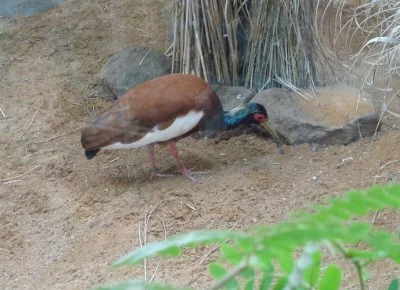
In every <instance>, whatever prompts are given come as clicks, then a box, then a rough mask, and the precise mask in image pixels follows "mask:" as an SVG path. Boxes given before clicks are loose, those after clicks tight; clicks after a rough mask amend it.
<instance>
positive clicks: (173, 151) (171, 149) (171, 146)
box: [168, 141, 208, 181]
mask: <svg viewBox="0 0 400 290" xmlns="http://www.w3.org/2000/svg"><path fill="white" fill-rule="evenodd" d="M168 146H169V152H171V155H172V156H173V157H174V159H175V161H176V164H178V167H179V169H180V170H181V172H182V174H183V175H185V176H187V177H188V178H190V179H191V180H193V181H196V179H195V178H194V177H192V175H193V174H206V173H208V172H193V171H191V169H187V168H186V167H185V165H183V163H182V161H181V159H180V158H179V155H178V150H176V144H175V142H173V141H170V142H168ZM192 169H193V168H192Z"/></svg>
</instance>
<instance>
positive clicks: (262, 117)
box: [253, 113, 267, 123]
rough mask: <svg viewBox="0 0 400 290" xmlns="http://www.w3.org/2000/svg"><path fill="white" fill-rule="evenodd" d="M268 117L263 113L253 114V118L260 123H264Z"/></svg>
mask: <svg viewBox="0 0 400 290" xmlns="http://www.w3.org/2000/svg"><path fill="white" fill-rule="evenodd" d="M266 119H267V117H266V116H265V115H263V114H260V113H255V114H254V115H253V120H254V121H256V122H258V123H263V122H265V120H266Z"/></svg>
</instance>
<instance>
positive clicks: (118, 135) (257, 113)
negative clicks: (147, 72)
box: [81, 74, 279, 180]
mask: <svg viewBox="0 0 400 290" xmlns="http://www.w3.org/2000/svg"><path fill="white" fill-rule="evenodd" d="M243 123H245V124H257V125H259V126H260V127H261V128H263V129H264V131H267V132H268V133H269V134H271V135H272V136H273V137H274V138H275V139H276V140H279V138H278V136H277V134H276V132H275V131H274V130H273V129H272V127H271V126H270V124H269V123H268V115H267V112H266V110H265V108H264V107H263V106H262V105H260V104H257V103H248V104H246V105H245V106H242V107H237V108H234V109H232V110H230V111H229V112H224V111H223V109H222V105H221V102H220V100H219V98H218V96H217V95H216V93H215V92H214V91H213V89H212V88H211V86H210V85H209V84H207V83H206V82H205V81H204V80H203V79H202V78H200V77H196V76H193V75H186V74H168V75H164V76H161V77H157V78H154V79H152V80H150V81H146V82H144V83H141V84H139V85H137V86H135V87H133V88H132V89H130V90H129V91H127V92H126V93H125V94H124V95H122V96H121V97H119V98H118V100H117V101H116V102H115V103H113V104H112V105H111V106H110V107H109V108H108V109H107V110H106V111H105V112H104V113H103V114H101V115H100V116H98V117H97V118H95V119H94V120H93V122H92V123H90V124H88V125H87V126H86V127H85V128H84V129H83V130H82V135H81V144H82V146H83V148H84V149H85V155H86V157H87V158H88V159H91V158H93V157H94V156H95V155H96V154H97V153H98V152H99V151H100V150H107V149H109V150H112V149H130V148H138V147H141V146H147V148H148V152H149V158H150V164H151V171H152V176H153V175H157V176H166V175H163V174H160V173H159V172H158V171H157V168H156V165H155V158H154V144H156V143H168V145H169V150H170V153H171V155H172V156H173V157H174V159H175V161H176V163H177V165H178V167H179V169H180V171H181V172H182V174H184V175H186V176H187V177H189V178H190V179H192V180H195V179H194V178H193V177H192V175H193V174H196V172H193V171H191V170H190V169H187V168H186V167H185V166H184V165H183V163H182V161H181V160H180V158H179V156H178V152H177V149H176V142H177V141H178V140H179V139H182V138H184V137H186V136H189V135H192V134H194V133H200V134H201V135H202V136H214V135H215V133H217V132H218V131H221V130H227V129H231V128H234V127H237V126H238V125H240V124H243Z"/></svg>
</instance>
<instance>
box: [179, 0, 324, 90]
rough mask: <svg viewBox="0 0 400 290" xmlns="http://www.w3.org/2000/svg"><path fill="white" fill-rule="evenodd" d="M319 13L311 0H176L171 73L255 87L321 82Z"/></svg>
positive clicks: (322, 58)
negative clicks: (317, 34) (318, 31)
mask: <svg viewBox="0 0 400 290" xmlns="http://www.w3.org/2000/svg"><path fill="white" fill-rule="evenodd" d="M315 11H316V6H315V4H314V2H313V1H309V0H291V1H284V0H224V1H222V0H221V1H217V0H191V1H188V0H176V1H175V4H174V7H173V15H174V42H173V47H172V51H173V52H172V55H173V69H172V71H173V72H179V73H191V74H195V75H199V76H202V77H203V78H204V79H205V80H206V81H208V82H211V83H220V84H228V85H243V86H246V87H248V88H251V89H255V90H259V89H265V88H270V87H281V86H283V84H286V83H289V84H291V85H292V86H295V87H298V88H310V87H314V86H316V85H320V84H321V83H322V82H323V79H322V77H321V76H323V75H324V71H325V67H324V66H323V65H321V64H323V63H325V56H324V55H323V52H322V49H321V46H320V43H319V39H318V37H316V29H315V17H314V16H315ZM278 79H279V80H283V82H282V81H278Z"/></svg>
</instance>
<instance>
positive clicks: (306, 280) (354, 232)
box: [99, 185, 400, 290]
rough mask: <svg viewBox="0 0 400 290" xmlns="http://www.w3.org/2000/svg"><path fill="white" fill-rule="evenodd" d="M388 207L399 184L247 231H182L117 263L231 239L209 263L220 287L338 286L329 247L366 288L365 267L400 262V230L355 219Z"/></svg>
mask: <svg viewBox="0 0 400 290" xmlns="http://www.w3.org/2000/svg"><path fill="white" fill-rule="evenodd" d="M383 208H393V209H398V208H400V185H392V186H387V187H374V188H371V189H368V190H362V191H350V192H349V193H347V195H346V196H345V197H343V198H335V199H331V200H329V201H328V203H327V204H326V205H325V206H321V205H318V206H313V207H312V209H313V210H312V211H311V212H309V213H306V212H301V213H296V214H294V215H293V216H292V218H290V219H289V220H287V221H284V222H281V223H279V224H275V225H270V226H259V227H255V228H253V229H252V230H250V231H249V232H248V233H243V232H237V231H198V232H190V233H187V234H179V235H176V236H174V237H171V238H170V239H168V240H166V241H162V242H156V243H153V244H149V245H146V246H144V247H142V248H139V249H137V250H135V251H133V252H131V253H129V254H127V255H125V256H124V257H122V258H120V259H119V260H118V261H116V262H115V263H114V265H113V266H114V267H119V266H122V265H135V264H137V263H139V262H141V261H142V260H143V259H145V258H149V257H152V256H156V255H158V256H173V255H179V254H180V249H181V248H183V247H189V246H193V245H204V244H211V243H213V244H216V243H217V244H220V243H222V242H224V241H226V240H229V242H228V243H225V244H222V245H221V247H220V257H219V259H218V261H217V262H213V263H211V264H210V265H209V272H210V274H211V276H212V277H213V278H214V279H215V280H216V283H217V284H216V288H219V287H220V286H224V287H226V288H227V289H239V288H240V289H311V288H314V289H324V290H325V289H338V288H339V286H340V281H341V276H342V272H341V269H340V268H339V267H338V266H336V265H333V264H330V265H328V266H327V267H324V265H322V263H321V261H322V254H321V249H322V248H323V247H326V246H328V247H329V248H330V249H335V250H336V252H337V253H339V254H341V255H342V256H343V257H344V258H345V259H347V260H348V261H350V262H351V263H353V264H354V266H355V267H356V270H357V273H358V275H359V282H360V286H361V288H363V283H364V281H363V280H364V276H363V266H364V265H367V264H370V263H371V262H374V261H376V260H378V259H383V258H385V259H389V260H391V261H393V262H395V263H400V242H399V238H398V234H397V235H395V236H393V235H392V234H391V233H389V232H386V231H382V230H375V229H373V227H372V225H370V224H368V223H364V222H359V221H353V219H354V218H355V217H358V216H361V215H365V214H368V213H369V212H371V211H374V210H377V209H383ZM355 245H358V246H360V247H355ZM301 248H303V249H304V250H303V252H302V254H301V255H300V257H299V258H298V259H297V260H295V259H294V256H295V254H297V253H298V250H300V249H301ZM223 265H224V266H223ZM398 284H399V281H398V280H393V281H392V282H391V284H390V286H389V288H388V289H396V287H397V288H398ZM271 287H272V288H271ZM99 289H114V290H115V289H133V288H121V287H120V288H99Z"/></svg>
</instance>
